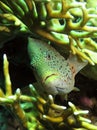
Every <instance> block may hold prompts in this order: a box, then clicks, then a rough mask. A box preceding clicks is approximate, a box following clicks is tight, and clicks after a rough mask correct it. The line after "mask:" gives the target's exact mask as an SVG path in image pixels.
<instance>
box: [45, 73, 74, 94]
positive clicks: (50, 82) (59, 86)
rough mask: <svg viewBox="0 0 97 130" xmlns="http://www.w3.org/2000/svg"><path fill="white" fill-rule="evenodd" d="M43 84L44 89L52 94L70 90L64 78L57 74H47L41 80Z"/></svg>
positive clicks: (64, 92)
mask: <svg viewBox="0 0 97 130" xmlns="http://www.w3.org/2000/svg"><path fill="white" fill-rule="evenodd" d="M43 86H44V87H45V91H46V92H47V93H48V94H52V95H62V94H67V93H69V92H70V91H72V90H71V89H70V88H69V87H68V85H67V83H66V80H64V79H62V78H61V76H58V75H57V74H51V75H49V76H47V77H46V78H45V80H44V82H43Z"/></svg>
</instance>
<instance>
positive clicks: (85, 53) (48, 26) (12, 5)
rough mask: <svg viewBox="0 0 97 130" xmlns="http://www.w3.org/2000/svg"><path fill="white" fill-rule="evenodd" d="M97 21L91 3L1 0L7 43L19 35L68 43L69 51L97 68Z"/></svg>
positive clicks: (0, 17)
mask: <svg viewBox="0 0 97 130" xmlns="http://www.w3.org/2000/svg"><path fill="white" fill-rule="evenodd" d="M93 3H95V2H93ZM96 19H97V10H96V8H95V5H94V4H92V6H91V0H87V2H85V1H83V0H82V1H75V0H57V1H55V0H45V1H44V0H41V1H40V0H38V1H37V0H17V1H16V0H0V33H1V35H0V37H1V38H0V39H1V43H4V42H6V41H5V39H4V37H5V36H6V37H7V39H10V38H13V37H14V36H16V35H17V34H19V33H26V34H28V35H29V34H30V35H32V36H36V37H37V36H40V37H41V38H44V39H46V40H48V41H52V42H55V43H57V44H64V48H65V46H69V47H70V50H69V51H71V52H72V53H73V54H77V55H78V56H79V57H80V58H81V59H86V60H88V61H89V63H91V64H92V65H94V64H95V63H97V60H95V59H96V58H95V57H96V56H94V55H95V54H96V51H97V45H96V41H95V40H94V38H96V36H97V26H96V22H95V21H96ZM87 40H88V45H87V42H86V41H87ZM1 43H0V44H1ZM91 44H92V45H91ZM0 46H2V44H1V45H0ZM88 46H90V48H88ZM93 53H94V55H93ZM96 55H97V54H96Z"/></svg>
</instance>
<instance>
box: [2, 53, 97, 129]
mask: <svg viewBox="0 0 97 130" xmlns="http://www.w3.org/2000/svg"><path fill="white" fill-rule="evenodd" d="M4 75H5V86H6V92H5V93H4V92H3V91H2V89H0V105H3V106H5V107H7V108H8V109H10V110H11V111H12V112H14V114H15V115H16V117H18V119H19V121H20V122H21V124H22V125H23V127H24V128H27V129H28V130H32V129H33V130H36V129H37V130H46V129H48V128H47V127H46V126H45V125H43V124H44V123H46V124H48V122H49V123H50V124H49V125H48V127H50V128H51V129H52V128H53V129H58V128H60V129H63V128H66V129H71V130H73V129H74V130H77V129H79V128H81V129H87V130H96V129H97V126H95V125H92V124H91V121H90V120H89V119H87V118H85V117H84V115H86V114H87V113H88V112H89V111H88V110H80V109H77V108H76V107H75V105H74V104H72V103H71V102H69V103H68V105H69V107H68V108H66V107H65V106H60V105H57V104H55V103H54V99H53V97H52V96H51V95H49V97H48V98H47V99H46V100H45V99H43V98H42V97H41V96H40V95H39V94H38V93H37V91H36V90H35V89H34V87H33V85H29V87H30V91H31V95H30V96H27V95H23V94H22V93H21V91H20V89H17V90H16V92H15V94H13V93H12V86H11V80H10V75H9V70H8V61H7V57H6V55H5V54H4ZM82 115H83V116H82ZM55 124H56V125H55Z"/></svg>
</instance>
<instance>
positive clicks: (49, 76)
mask: <svg viewBox="0 0 97 130" xmlns="http://www.w3.org/2000/svg"><path fill="white" fill-rule="evenodd" d="M56 75H57V74H51V75H48V76H47V77H46V78H45V79H44V81H46V80H47V79H49V78H51V77H53V76H56Z"/></svg>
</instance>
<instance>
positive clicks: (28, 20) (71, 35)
mask: <svg viewBox="0 0 97 130" xmlns="http://www.w3.org/2000/svg"><path fill="white" fill-rule="evenodd" d="M91 2H92V4H91ZM96 20H97V9H96V2H95V1H92V0H87V1H86V2H85V0H0V49H1V48H2V47H3V44H4V43H7V41H8V40H11V39H13V38H14V37H16V36H17V35H23V34H25V36H27V37H28V36H30V35H31V36H32V37H36V38H37V37H38V38H40V39H43V40H47V41H50V42H52V43H56V45H60V46H62V48H63V50H64V48H67V47H68V51H69V52H70V53H73V54H76V55H78V56H79V57H80V58H81V59H82V60H88V61H89V63H90V64H92V65H94V64H97V58H96V57H97V43H96V37H97V23H96ZM4 76H5V84H6V85H5V87H6V93H4V92H3V90H2V89H0V104H1V105H3V106H5V107H7V108H9V109H10V110H11V111H14V112H15V113H16V116H17V118H18V119H19V121H20V122H21V124H22V126H23V127H24V128H27V129H28V130H37V129H38V130H46V129H50V128H51V129H71V130H78V129H81V130H85V129H86V130H96V129H97V126H95V125H92V123H91V121H90V120H88V119H87V118H85V117H84V116H85V115H86V114H87V113H88V111H87V110H86V111H82V110H79V109H77V108H76V106H75V105H74V104H72V103H71V102H69V103H68V105H69V107H68V108H66V107H65V106H60V105H57V104H55V103H54V99H53V97H52V96H51V95H49V97H48V98H46V99H45V98H42V97H41V96H40V95H39V94H38V92H37V91H36V90H35V89H34V87H33V86H30V87H29V89H30V92H31V95H30V96H28V95H24V94H22V93H21V90H20V89H17V90H16V92H15V94H13V92H12V85H11V84H12V83H11V81H10V75H9V71H8V61H7V58H6V55H4ZM47 108H48V109H47ZM52 113H53V116H52ZM44 124H47V126H48V127H49V128H47V127H46V125H44Z"/></svg>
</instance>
